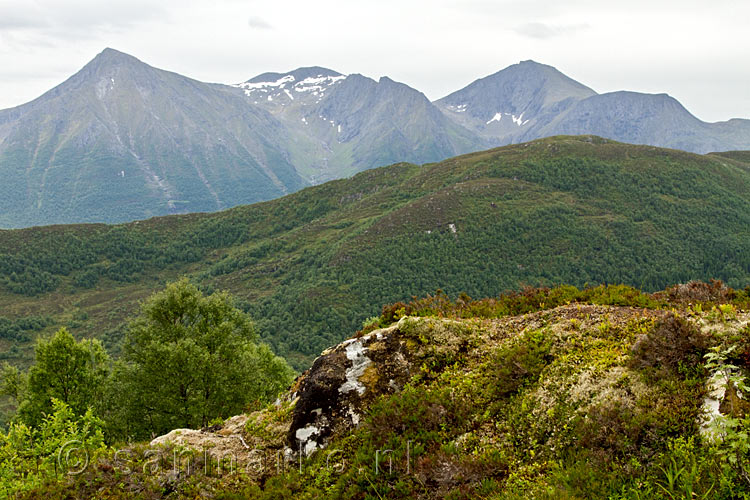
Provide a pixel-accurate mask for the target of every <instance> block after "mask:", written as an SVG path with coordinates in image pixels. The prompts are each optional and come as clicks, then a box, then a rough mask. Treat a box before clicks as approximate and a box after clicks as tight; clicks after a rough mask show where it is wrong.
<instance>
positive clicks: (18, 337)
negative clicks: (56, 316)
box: [0, 316, 54, 342]
mask: <svg viewBox="0 0 750 500" xmlns="http://www.w3.org/2000/svg"><path fill="white" fill-rule="evenodd" d="M53 323H54V321H53V320H52V318H50V317H49V316H27V317H23V318H16V319H8V318H5V317H2V316H0V339H5V340H12V341H16V342H26V341H29V340H31V337H32V333H33V332H38V331H40V330H42V329H44V328H45V327H46V326H49V325H51V324H53Z"/></svg>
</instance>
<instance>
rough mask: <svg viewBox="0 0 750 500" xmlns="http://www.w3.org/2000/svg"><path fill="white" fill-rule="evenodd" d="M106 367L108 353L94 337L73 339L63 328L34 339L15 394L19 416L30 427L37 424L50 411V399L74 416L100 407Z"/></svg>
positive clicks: (107, 367) (106, 371)
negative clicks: (21, 386)
mask: <svg viewBox="0 0 750 500" xmlns="http://www.w3.org/2000/svg"><path fill="white" fill-rule="evenodd" d="M108 370H109V356H108V355H107V353H106V352H105V351H104V348H103V347H102V345H101V343H100V342H99V341H98V340H90V339H89V340H81V341H76V340H75V339H74V338H73V336H72V335H71V334H70V333H69V332H68V331H67V330H66V329H65V328H61V329H60V330H58V331H57V332H56V333H55V334H54V335H52V336H51V337H49V338H40V339H38V340H37V344H36V349H35V362H34V364H33V365H32V367H31V368H30V369H29V371H28V374H27V375H26V383H25V384H24V385H25V387H24V389H23V390H19V391H17V394H16V396H17V397H18V401H19V409H18V415H19V418H20V419H21V420H22V421H23V422H25V423H26V424H27V425H30V426H34V425H37V424H39V422H40V421H41V419H42V418H43V415H44V414H48V413H50V412H51V411H52V404H53V403H52V402H53V400H59V401H61V402H62V403H64V404H65V405H67V406H69V407H70V409H71V411H72V412H73V413H75V414H76V415H83V414H84V413H85V412H86V411H87V410H88V409H90V408H94V409H96V410H99V409H101V404H102V401H103V398H104V393H103V391H104V386H105V380H106V379H107V376H108Z"/></svg>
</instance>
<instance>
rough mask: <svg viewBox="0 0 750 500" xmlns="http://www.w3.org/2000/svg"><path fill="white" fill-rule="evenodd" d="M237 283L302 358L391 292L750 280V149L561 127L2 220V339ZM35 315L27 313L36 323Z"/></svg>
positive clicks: (108, 330) (118, 326) (104, 331)
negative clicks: (664, 142) (177, 291)
mask: <svg viewBox="0 0 750 500" xmlns="http://www.w3.org/2000/svg"><path fill="white" fill-rule="evenodd" d="M179 276H188V277H189V278H190V279H191V280H192V282H194V283H196V284H197V285H198V286H199V287H200V288H201V290H203V291H204V292H211V291H214V290H223V289H226V290H229V291H230V292H231V293H232V294H233V295H234V296H235V297H237V301H236V305H237V306H238V307H239V308H241V309H242V310H244V311H245V312H248V313H249V314H250V315H251V317H253V319H254V320H255V321H256V323H257V326H258V330H259V332H260V335H261V338H262V339H263V340H264V341H266V342H268V343H269V344H270V345H271V346H272V347H273V349H274V350H275V351H276V352H277V353H279V354H281V355H282V356H284V357H286V358H287V359H288V360H289V361H290V363H291V364H292V365H293V366H294V367H295V368H297V369H302V368H304V367H306V366H308V365H309V363H310V361H311V360H312V359H313V358H314V357H315V356H316V355H317V354H318V353H319V352H320V351H321V350H322V349H324V348H325V347H328V346H329V345H332V344H334V343H336V342H338V341H340V340H341V339H343V338H344V337H345V336H346V335H348V334H349V333H350V332H351V331H354V330H356V329H357V328H358V327H359V325H360V324H361V322H362V320H363V319H365V318H367V317H370V316H373V315H375V314H377V313H378V312H379V307H380V305H381V304H383V303H388V302H394V301H398V300H408V299H410V298H411V297H412V296H421V295H424V294H425V293H430V292H434V291H435V290H437V289H442V290H444V291H445V292H446V293H447V294H448V295H450V296H454V297H455V296H456V295H457V294H458V293H460V292H465V293H467V294H468V295H470V296H493V295H496V294H498V293H500V292H502V291H504V290H512V289H518V288H519V287H521V286H524V285H529V286H548V285H554V284H559V283H570V284H572V285H576V286H579V287H580V286H584V285H586V284H587V283H588V284H594V283H625V284H629V285H633V286H636V287H639V288H642V289H644V290H650V291H653V290H657V289H662V288H664V287H665V286H667V285H669V284H671V283H678V282H686V281H689V280H691V279H702V280H708V279H712V278H717V279H722V280H724V281H725V282H727V283H728V284H729V285H731V286H735V287H740V288H743V287H744V286H745V285H746V284H747V283H748V282H750V163H748V162H747V155H743V154H742V153H727V154H717V155H713V154H712V155H694V154H689V153H684V152H681V151H675V150H667V149H660V148H654V147H648V146H633V145H627V144H621V143H616V142H612V141H608V140H604V139H600V138H596V137H589V136H584V137H553V138H548V139H543V140H538V141H534V142H531V143H526V144H519V145H513V146H507V147H503V148H498V149H494V150H491V151H486V152H481V153H475V154H470V155H466V156H462V157H458V158H454V159H450V160H446V161H444V162H441V163H436V164H428V165H424V166H417V165H411V164H396V165H392V166H389V167H384V168H379V169H373V170H369V171H366V172H363V173H360V174H358V175H356V176H354V177H352V178H350V179H346V180H338V181H333V182H329V183H326V184H323V185H320V186H316V187H312V188H308V189H304V190H302V191H300V192H297V193H295V194H292V195H289V196H286V197H283V198H280V199H277V200H274V201H270V202H265V203H260V204H255V205H249V206H243V207H238V208H235V209H232V210H228V211H225V212H220V213H215V214H193V215H184V216H169V217H162V218H155V219H150V220H147V221H141V222H133V223H130V224H124V225H118V226H107V225H96V224H93V225H71V226H49V227H38V228H30V229H24V230H13V231H2V232H0V316H2V317H3V318H4V319H3V320H1V321H0V333H2V335H1V336H0V348H2V351H3V353H4V354H3V356H4V357H5V358H6V359H7V360H9V361H10V362H12V363H14V364H17V365H21V366H24V365H27V364H28V363H29V361H30V360H31V357H32V354H33V353H32V350H31V341H32V340H33V338H34V336H35V335H37V334H38V332H40V331H42V332H51V331H53V330H55V329H57V328H59V327H61V326H66V327H67V328H68V329H69V330H70V331H71V332H73V334H74V335H75V336H76V337H78V338H80V337H95V338H99V339H101V340H102V342H103V344H104V346H105V348H106V349H107V351H108V352H110V353H111V354H112V355H114V356H118V355H119V353H120V346H121V343H122V339H123V335H124V328H123V325H124V322H125V320H126V319H127V318H128V317H130V316H131V315H132V314H133V313H134V312H135V311H136V310H137V303H138V301H139V300H143V299H144V298H145V297H147V296H148V295H149V294H150V293H152V292H153V291H154V290H156V289H158V288H160V287H162V286H163V284H164V283H165V282H167V281H171V280H173V279H176V278H178V277H179ZM28 326H31V327H29V328H27V327H28Z"/></svg>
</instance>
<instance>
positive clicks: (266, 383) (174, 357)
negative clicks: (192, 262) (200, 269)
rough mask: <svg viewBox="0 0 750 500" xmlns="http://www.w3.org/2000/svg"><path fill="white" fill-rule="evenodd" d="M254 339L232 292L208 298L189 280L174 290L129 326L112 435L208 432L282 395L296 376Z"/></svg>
mask: <svg viewBox="0 0 750 500" xmlns="http://www.w3.org/2000/svg"><path fill="white" fill-rule="evenodd" d="M255 338H256V334H255V328H254V326H253V324H252V323H251V321H250V319H249V317H248V316H247V315H246V314H245V313H243V312H241V311H239V310H238V309H236V308H234V307H233V305H232V301H231V299H230V297H229V295H228V294H226V293H224V292H220V293H214V294H212V295H210V296H204V295H203V294H202V293H201V292H200V291H199V290H198V289H197V288H196V287H195V286H193V285H191V284H190V283H189V282H188V281H187V280H186V279H183V280H181V281H178V282H175V283H171V284H169V285H167V287H166V288H165V289H164V290H163V291H162V292H158V293H156V294H154V295H152V296H151V297H150V298H149V299H148V300H147V301H145V302H144V303H143V304H142V306H141V314H140V315H139V316H138V317H137V318H136V319H135V320H133V321H132V322H131V324H130V326H129V328H128V332H127V336H126V341H125V346H124V350H123V356H122V362H121V363H119V364H117V365H116V367H115V370H114V377H113V382H112V384H113V385H112V389H111V390H112V393H113V394H112V398H113V402H112V404H111V406H110V408H111V409H112V410H111V411H112V413H111V415H110V417H109V418H108V420H110V421H111V422H112V426H113V429H112V432H114V433H119V434H120V435H122V436H136V437H146V436H149V435H151V434H152V433H157V434H158V433H164V432H166V431H169V430H171V429H173V428H178V427H192V428H195V427H206V426H207V425H208V424H209V422H210V421H212V420H213V419H215V418H217V417H223V418H227V417H230V416H232V415H235V414H237V413H240V412H241V411H242V410H243V409H245V408H247V407H248V405H260V404H262V403H265V402H267V401H269V400H271V399H272V398H274V397H276V395H277V394H278V392H279V391H281V390H282V389H284V388H286V387H287V385H288V384H289V382H290V381H291V377H292V371H291V369H290V368H289V367H288V365H287V364H286V362H284V360H282V359H281V358H279V357H277V356H275V355H274V354H273V353H272V352H271V350H270V349H269V348H268V346H266V345H264V344H256V343H255V342H254V340H255Z"/></svg>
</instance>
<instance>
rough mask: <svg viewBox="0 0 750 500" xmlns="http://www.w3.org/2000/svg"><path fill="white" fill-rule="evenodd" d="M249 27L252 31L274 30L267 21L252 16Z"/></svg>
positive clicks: (248, 21)
mask: <svg viewBox="0 0 750 500" xmlns="http://www.w3.org/2000/svg"><path fill="white" fill-rule="evenodd" d="M247 25H248V26H250V28H252V29H259V30H268V29H272V28H273V26H271V25H270V24H269V23H268V22H267V21H266V20H265V19H263V18H262V17H258V16H250V19H248V20H247Z"/></svg>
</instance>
